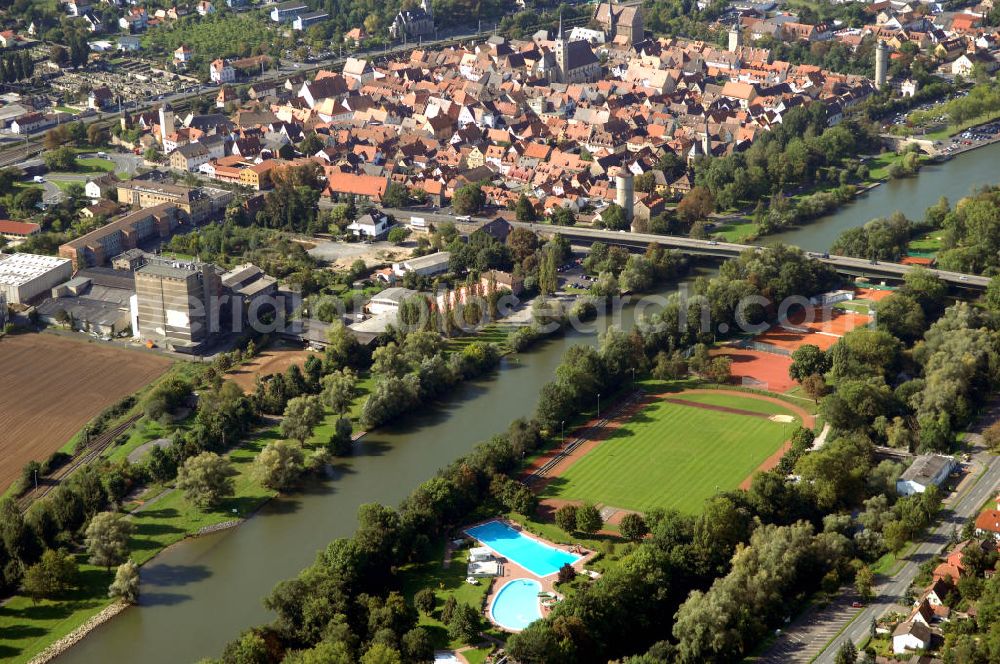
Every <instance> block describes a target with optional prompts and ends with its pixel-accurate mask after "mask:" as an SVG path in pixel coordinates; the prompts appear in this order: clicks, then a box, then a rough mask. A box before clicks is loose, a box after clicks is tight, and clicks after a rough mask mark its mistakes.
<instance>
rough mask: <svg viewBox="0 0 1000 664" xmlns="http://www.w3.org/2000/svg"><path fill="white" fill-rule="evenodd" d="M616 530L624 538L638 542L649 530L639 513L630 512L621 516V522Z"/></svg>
mask: <svg viewBox="0 0 1000 664" xmlns="http://www.w3.org/2000/svg"><path fill="white" fill-rule="evenodd" d="M618 531H619V532H620V533H621V535H622V537H624V538H625V539H627V540H632V541H633V542H638V541H639V540H641V539H642V538H643V537H645V536H646V533H648V532H649V526H647V525H646V520H645V519H643V518H642V515H641V514H635V513H634V512H630V513H628V514H626V515H625V516H623V517H622V520H621V523H619V524H618Z"/></svg>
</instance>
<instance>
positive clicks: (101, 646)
mask: <svg viewBox="0 0 1000 664" xmlns="http://www.w3.org/2000/svg"><path fill="white" fill-rule="evenodd" d="M998 161H1000V144H995V145H992V146H989V147H986V148H982V149H980V150H976V151H973V152H970V153H967V154H965V155H962V156H959V157H957V158H956V159H953V160H952V161H950V162H947V163H945V164H942V165H938V166H928V167H925V168H923V169H922V170H921V171H920V174H919V175H918V176H917V177H914V178H910V179H904V180H895V181H892V182H889V183H887V184H884V185H882V186H880V187H877V188H875V189H874V190H872V191H870V192H868V193H867V194H866V195H865V196H863V197H861V198H859V199H858V200H857V201H856V202H854V203H853V204H851V205H849V206H847V207H845V208H843V209H842V210H840V211H839V212H837V213H836V214H832V215H829V216H827V217H824V218H821V219H818V220H816V221H814V222H813V223H811V224H809V225H806V226H803V227H801V228H797V229H795V230H792V231H788V232H786V233H783V234H781V235H775V236H772V237H769V238H767V240H768V242H774V241H782V242H786V243H789V244H797V245H799V246H801V247H803V248H804V249H808V250H812V251H825V250H827V249H828V248H829V247H830V245H831V244H832V243H833V241H834V239H836V237H837V236H838V235H839V234H840V233H841V232H842V231H843V230H844V229H847V228H850V227H852V226H856V225H860V224H863V223H865V222H867V221H869V220H870V219H873V218H875V217H879V216H886V215H888V214H891V213H892V212H893V211H894V210H900V211H901V212H903V213H904V214H905V215H907V216H908V217H910V218H913V219H919V218H922V216H923V212H924V210H925V209H926V208H927V207H928V206H930V205H932V204H934V203H935V202H937V200H938V198H939V197H940V196H942V195H944V196H947V197H948V198H949V199H950V200H951V202H952V203H955V202H956V201H957V200H958V199H959V198H961V197H962V196H965V195H967V194H968V193H969V192H970V191H971V189H972V188H973V187H976V186H982V185H985V184H996V182H997V175H996V170H995V165H996V164H997V163H998ZM602 320H603V319H602ZM632 320H633V311H632V310H631V309H629V308H626V309H625V310H624V311H623V315H622V318H621V324H622V326H623V327H626V328H627V327H629V326H630V325H631V324H632ZM598 327H600V325H598ZM596 338H597V337H596V334H595V333H593V332H591V333H590V334H586V333H582V332H571V333H568V334H567V335H565V336H563V337H559V338H555V339H551V340H548V341H545V342H543V343H542V344H540V345H538V346H536V347H535V348H534V349H532V350H530V351H528V352H525V353H521V354H520V355H518V356H516V357H511V358H505V359H504V361H503V364H502V367H501V369H500V371H498V372H497V373H496V374H495V375H493V376H490V377H488V378H485V379H482V380H477V381H473V382H470V383H466V384H463V385H461V386H460V387H458V388H457V389H456V390H455V391H454V392H453V393H452V394H451V395H449V397H448V398H447V399H445V400H443V401H442V402H441V403H440V404H437V405H435V406H434V407H429V408H427V409H426V411H425V412H424V413H422V414H418V415H414V416H412V417H408V418H406V419H405V420H404V421H403V422H401V423H400V424H399V425H398V426H396V427H385V428H382V429H379V430H378V431H376V432H374V433H373V434H371V435H369V436H367V437H365V438H364V439H363V440H362V441H361V443H360V444H359V446H358V449H357V452H356V453H355V455H354V456H353V457H351V458H349V459H347V460H345V461H344V462H343V463H342V464H341V465H339V466H338V467H337V469H336V471H335V474H334V476H333V477H332V478H330V479H329V480H327V481H323V482H317V483H316V484H315V485H314V486H313V487H311V489H310V490H308V491H305V492H302V493H298V494H294V495H292V496H288V497H282V498H278V499H276V500H274V501H272V502H271V503H269V504H268V505H266V506H265V507H264V508H263V509H262V510H261V511H260V512H259V513H258V514H257V515H256V516H254V517H253V518H252V519H250V520H248V521H247V522H246V523H244V524H243V525H241V526H240V527H238V528H236V529H234V530H230V531H225V532H221V533H216V534H214V535H209V536H206V537H200V538H196V539H191V540H186V541H184V542H181V543H180V544H178V545H176V546H174V547H171V548H170V549H168V550H166V551H164V552H163V553H162V554H160V555H159V556H157V557H156V558H155V559H154V560H153V561H151V562H150V563H148V564H146V565H145V566H143V568H142V594H141V599H140V601H139V606H138V607H137V608H132V609H129V610H127V611H125V612H124V613H122V614H121V615H119V616H118V617H117V618H115V619H113V620H111V621H110V622H109V623H106V624H105V625H104V626H102V627H100V628H98V629H97V630H96V631H95V632H93V633H92V634H91V635H90V636H88V637H87V638H86V639H84V640H83V641H82V642H81V643H80V644H78V645H77V646H75V647H73V648H72V649H70V650H69V651H68V652H67V653H66V654H65V655H63V656H61V657H60V658H59V663H60V664H66V663H71V662H72V663H75V664H105V663H107V662H143V663H144V664H159V663H162V664H175V663H177V662H193V661H196V660H198V659H200V658H202V657H206V656H218V655H219V654H220V653H221V650H222V648H223V646H224V645H225V644H226V643H227V642H228V641H230V640H232V639H233V638H234V637H236V636H237V635H238V634H239V633H240V632H241V631H242V630H244V629H246V628H248V627H250V626H253V625H257V624H261V623H265V622H268V621H270V620H271V618H272V616H271V615H270V614H269V612H268V611H266V610H265V609H264V607H263V606H262V604H261V600H262V598H263V597H264V596H265V595H266V594H267V593H268V592H269V591H270V590H271V588H273V587H274V585H275V584H276V583H277V582H279V581H281V580H283V579H287V578H290V577H292V576H294V575H295V574H297V573H298V572H299V570H301V569H302V568H303V567H306V566H307V565H309V564H310V563H311V562H312V561H313V559H314V557H315V553H316V551H318V550H320V549H321V548H323V547H324V546H326V544H327V543H328V542H329V541H330V540H332V539H334V538H337V537H345V536H349V535H351V534H352V533H353V532H354V530H355V528H356V527H357V519H356V514H357V509H358V506H360V505H362V504H364V503H367V502H380V503H384V504H389V505H396V504H398V503H399V501H400V500H402V499H403V498H404V497H405V496H407V495H408V494H409V493H410V492H411V491H412V490H413V489H414V488H415V487H416V486H417V485H418V484H420V483H421V482H423V481H425V480H427V479H429V478H430V477H432V476H433V475H434V473H435V471H437V470H438V469H439V468H441V467H442V466H444V465H446V464H448V463H450V462H451V461H453V460H454V459H456V458H458V457H459V456H461V455H463V454H465V453H466V452H468V451H469V450H471V449H472V448H473V447H474V446H475V444H476V443H477V442H479V441H481V440H484V439H486V438H488V437H489V436H491V435H493V434H494V433H498V432H501V431H503V430H504V429H506V427H507V425H508V424H509V423H510V422H511V420H513V419H514V418H516V417H519V416H527V415H530V414H531V413H532V412H533V410H534V408H535V404H536V400H537V397H538V392H539V390H540V388H541V386H542V385H543V384H544V383H545V382H547V381H549V380H551V379H552V378H553V375H554V371H555V368H556V366H557V365H558V364H559V361H560V359H561V358H562V356H563V353H564V352H565V351H566V349H567V348H568V347H569V346H570V345H571V344H573V343H581V342H586V343H596Z"/></svg>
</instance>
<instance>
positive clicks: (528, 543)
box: [465, 521, 582, 576]
mask: <svg viewBox="0 0 1000 664" xmlns="http://www.w3.org/2000/svg"><path fill="white" fill-rule="evenodd" d="M465 533H466V534H467V535H469V536H470V537H474V538H476V539H477V540H479V541H480V542H482V543H483V545H484V546H488V547H489V548H491V549H493V551H495V552H496V553H497V554H498V555H500V556H503V557H504V558H507V559H508V560H510V561H511V562H513V563H515V564H517V565H520V566H521V567H523V568H524V569H526V570H528V571H529V572H531V573H532V574H534V575H536V576H548V575H549V574H555V573H556V572H558V571H559V568H560V567H562V566H563V565H565V564H566V563H569V564H570V565H572V564H573V563H575V562H576V561H577V560H579V559H580V558H581V557H582V556H577V555H575V554H572V553H569V552H568V551H563V550H561V549H557V548H555V547H552V546H549V545H547V544H543V543H542V542H539V541H538V540H536V539H534V538H532V537H528V536H527V535H524V534H522V533H519V532H518V531H516V530H514V529H513V528H511V527H510V526H508V525H507V524H506V523H503V522H502V521H490V522H488V523H484V524H482V525H479V526H475V527H473V528H469V529H468V530H466V531H465Z"/></svg>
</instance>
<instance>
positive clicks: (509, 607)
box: [490, 579, 542, 632]
mask: <svg viewBox="0 0 1000 664" xmlns="http://www.w3.org/2000/svg"><path fill="white" fill-rule="evenodd" d="M541 591H542V584H540V583H538V581H535V580H534V579H514V580H513V581H509V582H508V583H507V584H506V585H504V587H503V588H501V589H500V592H498V593H497V596H496V597H495V598H494V599H493V607H492V608H491V609H490V614H492V616H493V622H495V623H496V624H498V625H500V626H501V627H503V628H505V629H509V630H512V631H516V632H519V631H521V630H522V629H524V628H525V627H527V626H528V625H530V624H531V623H533V622H535V621H536V620H538V619H539V618H541V617H542V609H541V606H540V605H539V603H538V593H540V592H541Z"/></svg>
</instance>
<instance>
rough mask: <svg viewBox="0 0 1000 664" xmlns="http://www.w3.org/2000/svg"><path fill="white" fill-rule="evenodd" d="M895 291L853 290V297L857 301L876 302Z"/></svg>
mask: <svg viewBox="0 0 1000 664" xmlns="http://www.w3.org/2000/svg"><path fill="white" fill-rule="evenodd" d="M895 292H896V291H894V290H889V289H888V288H855V289H854V297H855V298H856V299H858V300H871V301H872V302H878V301H880V300H884V299H885V298H887V297H889V296H890V295H892V294H893V293H895Z"/></svg>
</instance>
